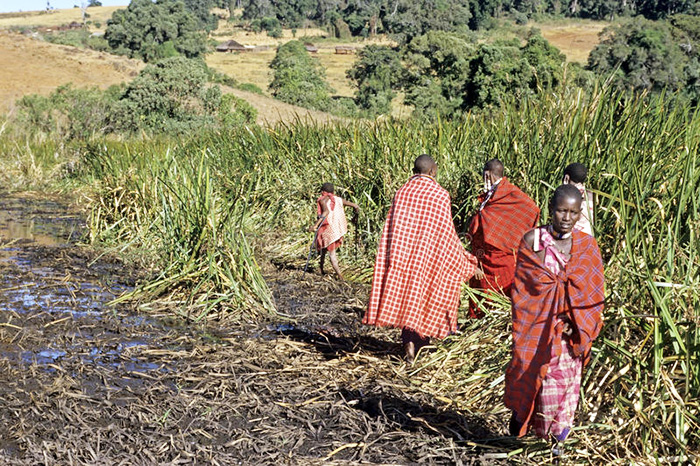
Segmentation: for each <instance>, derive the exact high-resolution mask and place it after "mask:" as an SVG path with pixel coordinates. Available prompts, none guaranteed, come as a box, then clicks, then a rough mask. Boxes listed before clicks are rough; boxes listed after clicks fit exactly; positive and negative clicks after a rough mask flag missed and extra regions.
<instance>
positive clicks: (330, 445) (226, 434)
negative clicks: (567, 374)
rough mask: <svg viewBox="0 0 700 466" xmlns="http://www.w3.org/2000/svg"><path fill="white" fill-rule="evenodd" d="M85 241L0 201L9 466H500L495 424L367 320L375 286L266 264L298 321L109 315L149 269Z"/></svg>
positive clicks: (13, 201) (37, 208)
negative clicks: (423, 386)
mask: <svg viewBox="0 0 700 466" xmlns="http://www.w3.org/2000/svg"><path fill="white" fill-rule="evenodd" d="M83 231H84V224H83V221H82V220H81V217H80V215H78V214H76V213H72V212H71V211H70V210H69V209H68V208H67V207H66V206H65V205H64V204H63V203H61V202H59V201H53V200H46V199H44V198H42V197H37V196H33V197H29V196H2V195H0V277H1V278H0V464H12V465H37V464H42V465H54V464H57V465H64V464H66V465H67V464H71V465H73V464H75V465H113V464H124V465H132V464H133V465H151V464H154V465H155V464H158V465H160V464H167V465H170V464H173V465H174V464H203V465H204V464H206V465H209V464H220V465H230V464H270V465H278V464H303V465H308V464H399V465H404V464H494V461H495V460H493V459H491V458H493V457H487V456H483V455H482V453H483V452H481V451H480V450H479V448H477V447H475V446H474V445H476V444H475V443H474V442H472V441H471V440H473V439H488V438H493V437H494V436H497V435H498V433H497V432H496V431H497V430H498V429H500V428H501V427H500V425H499V424H498V423H499V422H500V421H499V420H496V421H492V420H491V419H482V418H480V417H479V416H476V415H473V414H465V413H461V412H457V411H455V410H454V409H453V408H451V407H449V406H448V405H445V404H444V403H442V402H440V403H438V402H437V401H436V400H435V399H434V398H433V397H432V396H430V395H429V394H427V393H424V392H423V391H421V390H420V387H416V386H415V385H414V384H412V382H411V380H410V378H409V377H407V376H406V366H405V364H404V363H403V362H402V361H401V359H400V357H399V355H400V348H399V347H398V345H397V344H396V343H395V341H396V338H397V332H396V331H393V330H383V329H367V328H363V327H362V326H361V325H360V323H359V322H360V316H361V313H362V309H363V308H364V302H366V298H367V287H366V286H364V285H358V284H347V283H338V282H335V281H334V280H329V279H321V278H320V277H319V276H317V275H314V274H307V275H306V276H301V275H300V274H299V273H293V274H291V273H289V271H285V270H283V269H280V270H278V269H276V268H275V267H273V266H271V265H270V264H267V265H266V269H265V273H266V278H267V280H268V283H269V285H270V287H271V289H272V290H273V293H274V296H275V299H276V303H277V307H278V309H279V310H280V311H281V312H283V313H284V314H286V315H290V316H292V319H291V320H290V319H279V320H277V321H275V320H272V321H268V322H249V323H244V324H240V323H237V324H236V325H235V326H234V325H233V324H228V323H227V322H226V321H221V322H209V323H207V324H206V326H204V325H201V326H197V327H193V326H191V325H186V324H184V323H183V322H181V321H179V320H177V319H174V318H173V317H171V316H174V315H176V314H177V310H178V309H177V305H178V304H177V302H175V301H174V302H173V303H172V304H169V305H168V304H166V305H163V304H162V303H161V305H160V306H159V307H158V309H160V311H158V312H155V311H153V308H150V307H148V306H146V307H142V308H140V309H139V310H137V309H136V308H135V307H132V306H123V307H116V308H115V307H112V306H110V305H109V304H108V303H109V302H110V300H112V299H113V298H114V297H116V296H118V295H120V294H121V293H123V292H124V291H127V290H129V289H131V287H133V286H134V284H135V283H136V282H137V281H138V280H139V277H141V274H139V273H138V271H133V270H130V269H129V268H128V267H126V266H125V265H124V264H123V263H122V262H121V261H120V260H119V258H118V257H110V256H109V255H102V256H99V255H97V254H96V253H95V252H93V251H92V250H91V249H89V248H87V247H84V246H81V245H80V244H79V241H80V239H81V237H82V234H83ZM295 272H298V271H295ZM149 309H150V310H149ZM487 458H488V459H487Z"/></svg>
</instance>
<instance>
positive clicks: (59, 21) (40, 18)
mask: <svg viewBox="0 0 700 466" xmlns="http://www.w3.org/2000/svg"><path fill="white" fill-rule="evenodd" d="M76 3H79V2H76ZM128 3H129V2H128V1H127V0H125V1H124V5H125V6H126V5H128ZM125 6H100V7H90V8H88V10H87V13H88V15H90V17H89V18H87V19H88V21H92V22H93V23H101V24H102V27H103V28H104V26H106V24H105V23H106V22H107V20H108V19H109V18H111V17H112V13H114V11H115V10H119V9H122V8H125ZM73 21H78V22H81V21H82V15H81V13H80V8H68V9H63V10H52V11H51V12H49V13H47V12H46V11H43V10H42V11H23V12H20V13H0V28H10V27H23V26H24V27H49V28H50V27H56V26H61V25H64V24H69V23H71V22H73Z"/></svg>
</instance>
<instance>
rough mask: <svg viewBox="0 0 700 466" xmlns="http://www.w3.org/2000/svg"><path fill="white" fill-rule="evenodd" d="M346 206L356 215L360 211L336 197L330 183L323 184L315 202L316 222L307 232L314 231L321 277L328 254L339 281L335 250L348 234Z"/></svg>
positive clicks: (355, 205) (339, 275)
mask: <svg viewBox="0 0 700 466" xmlns="http://www.w3.org/2000/svg"><path fill="white" fill-rule="evenodd" d="M346 206H347V207H352V208H353V209H355V213H356V214H357V213H358V212H359V211H360V206H358V205H357V204H355V203H354V202H350V201H346V200H345V199H343V198H341V197H339V196H336V195H335V187H334V186H333V184H332V183H323V185H322V186H321V197H319V198H318V200H317V201H316V210H317V214H318V220H317V221H316V223H315V224H314V226H312V227H311V228H309V231H316V237H315V246H316V250H317V251H320V252H321V263H320V269H321V275H323V274H324V271H323V265H324V263H325V261H326V252H328V257H329V258H330V260H331V265H332V266H333V270H335V273H336V274H338V278H339V279H340V280H342V279H343V274H342V273H341V272H340V267H339V266H338V256H337V255H336V253H335V250H336V249H338V247H340V245H341V244H343V236H345V234H346V233H347V232H348V221H347V219H346V218H345V209H344V207H346Z"/></svg>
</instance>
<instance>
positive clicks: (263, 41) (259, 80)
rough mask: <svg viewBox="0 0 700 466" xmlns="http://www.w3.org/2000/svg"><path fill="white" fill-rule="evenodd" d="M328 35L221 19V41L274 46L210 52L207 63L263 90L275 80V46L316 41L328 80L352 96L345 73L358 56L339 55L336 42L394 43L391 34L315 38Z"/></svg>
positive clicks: (217, 33)
mask: <svg viewBox="0 0 700 466" xmlns="http://www.w3.org/2000/svg"><path fill="white" fill-rule="evenodd" d="M327 36H328V33H327V32H326V31H324V30H323V29H318V28H301V29H298V30H297V31H296V34H292V30H291V29H283V30H282V37H280V38H274V37H270V36H268V35H267V33H265V32H262V33H255V32H251V31H246V30H244V29H243V28H241V27H238V26H235V25H234V24H232V23H230V22H228V21H226V20H221V21H219V27H218V28H217V29H216V31H214V32H213V33H212V37H213V38H214V39H216V40H217V42H224V41H227V40H235V41H237V42H239V43H241V44H243V45H255V46H260V45H267V46H269V47H270V50H268V51H263V52H249V53H242V54H231V53H213V54H210V55H208V56H207V65H209V66H211V67H212V68H214V69H216V70H218V71H221V72H222V73H225V74H227V75H229V76H232V77H233V78H235V79H236V80H238V81H239V82H243V83H252V84H255V85H256V86H258V87H260V88H261V89H262V90H263V91H267V86H269V85H270V81H271V80H272V77H271V75H270V62H271V61H272V59H273V58H274V57H275V48H276V47H277V46H279V45H282V44H284V43H285V42H288V41H290V40H293V39H295V38H296V39H299V40H300V41H302V42H311V43H314V44H315V45H316V46H317V47H318V48H319V51H318V53H317V54H316V55H315V56H316V57H317V58H318V60H319V61H320V62H321V65H323V67H324V68H325V69H326V78H327V81H328V84H330V86H331V87H332V88H333V89H335V92H334V95H338V96H347V97H351V96H352V95H353V93H354V87H353V86H352V83H351V82H350V80H348V79H347V77H346V76H345V73H346V71H347V70H348V69H350V67H352V65H353V63H355V60H356V58H357V56H356V55H352V54H351V55H336V54H335V47H336V45H349V46H352V47H356V48H362V47H364V46H366V45H370V44H381V45H390V44H393V42H392V41H391V40H390V39H388V38H387V37H375V38H372V39H367V40H362V41H358V42H340V41H339V42H328V43H323V42H321V43H318V42H315V41H317V40H318V39H320V38H327Z"/></svg>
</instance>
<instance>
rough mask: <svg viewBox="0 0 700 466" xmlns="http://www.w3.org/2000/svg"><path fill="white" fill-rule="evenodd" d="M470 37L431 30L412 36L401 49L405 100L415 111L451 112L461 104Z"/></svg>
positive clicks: (471, 52)
mask: <svg viewBox="0 0 700 466" xmlns="http://www.w3.org/2000/svg"><path fill="white" fill-rule="evenodd" d="M476 47H477V46H476V44H475V43H474V41H473V40H472V39H471V38H470V37H468V36H466V35H462V34H452V33H447V32H441V31H432V32H428V33H427V34H425V35H423V36H420V37H416V38H415V39H413V40H412V41H411V42H410V43H409V44H407V45H406V47H405V48H404V52H403V58H404V62H405V66H406V69H405V72H404V76H403V87H404V88H405V90H406V103H407V104H409V105H413V106H414V107H415V111H416V114H417V115H423V116H427V117H432V116H433V115H437V114H441V115H452V114H454V113H455V112H457V111H458V110H459V109H461V108H463V106H464V88H465V86H466V82H467V79H468V77H469V76H468V72H469V62H470V60H471V58H472V56H473V55H474V53H475V52H476Z"/></svg>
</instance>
